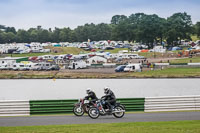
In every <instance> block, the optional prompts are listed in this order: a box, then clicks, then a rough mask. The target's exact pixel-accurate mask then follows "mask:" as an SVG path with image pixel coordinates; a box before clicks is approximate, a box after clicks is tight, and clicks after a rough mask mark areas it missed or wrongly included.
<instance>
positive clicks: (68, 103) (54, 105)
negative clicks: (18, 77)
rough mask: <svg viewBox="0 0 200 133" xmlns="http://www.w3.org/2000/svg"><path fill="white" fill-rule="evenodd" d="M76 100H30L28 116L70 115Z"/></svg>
mask: <svg viewBox="0 0 200 133" xmlns="http://www.w3.org/2000/svg"><path fill="white" fill-rule="evenodd" d="M77 101H78V100H32V101H30V114H54V113H72V109H73V106H74V103H76V102H77Z"/></svg>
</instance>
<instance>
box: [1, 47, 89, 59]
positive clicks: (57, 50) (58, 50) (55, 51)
mask: <svg viewBox="0 0 200 133" xmlns="http://www.w3.org/2000/svg"><path fill="white" fill-rule="evenodd" d="M47 48H48V49H51V52H50V53H27V54H12V57H31V56H41V55H62V54H74V55H76V54H80V53H87V51H84V50H83V49H80V48H75V47H47ZM4 56H11V54H5V55H4Z"/></svg>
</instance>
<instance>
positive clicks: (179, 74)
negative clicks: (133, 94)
mask: <svg viewBox="0 0 200 133" xmlns="http://www.w3.org/2000/svg"><path fill="white" fill-rule="evenodd" d="M199 77H200V68H166V69H163V70H152V71H143V72H122V73H114V72H113V73H96V72H90V73H89V72H74V73H72V72H67V71H0V79H53V78H56V79H76V78H79V79H87V78H88V79H99V78H100V79H101V78H199Z"/></svg>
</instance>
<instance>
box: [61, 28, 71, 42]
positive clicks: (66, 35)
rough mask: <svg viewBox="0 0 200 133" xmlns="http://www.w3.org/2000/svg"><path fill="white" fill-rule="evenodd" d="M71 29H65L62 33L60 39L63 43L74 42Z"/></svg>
mask: <svg viewBox="0 0 200 133" xmlns="http://www.w3.org/2000/svg"><path fill="white" fill-rule="evenodd" d="M71 32H72V31H71V29H70V28H63V29H61V31H60V34H59V39H60V41H61V42H71V41H72V35H71Z"/></svg>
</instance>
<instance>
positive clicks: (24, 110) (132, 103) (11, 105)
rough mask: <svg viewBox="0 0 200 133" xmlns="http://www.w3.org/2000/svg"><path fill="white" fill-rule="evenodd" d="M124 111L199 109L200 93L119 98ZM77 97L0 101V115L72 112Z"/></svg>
mask: <svg viewBox="0 0 200 133" xmlns="http://www.w3.org/2000/svg"><path fill="white" fill-rule="evenodd" d="M117 101H119V102H120V103H121V104H122V105H124V106H125V109H126V111H127V112H128V111H131V112H135V111H144V112H155V111H182V110H200V95H197V96H173V97H146V98H119V99H117ZM76 102H78V100H77V99H71V100H31V101H13V100H12V101H11V100H10V101H0V116H20V115H23V116H25V115H35V114H58V113H72V110H73V106H74V104H75V103H76Z"/></svg>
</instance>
